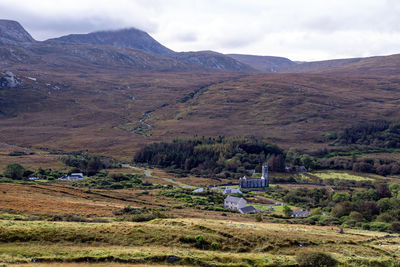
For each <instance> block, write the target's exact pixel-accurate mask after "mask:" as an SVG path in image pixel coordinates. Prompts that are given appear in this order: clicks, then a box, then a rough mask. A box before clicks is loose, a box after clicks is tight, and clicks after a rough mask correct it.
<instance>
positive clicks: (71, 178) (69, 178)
mask: <svg viewBox="0 0 400 267" xmlns="http://www.w3.org/2000/svg"><path fill="white" fill-rule="evenodd" d="M82 179H83V173H81V172H79V173H71V175H66V176H63V177H61V178H60V180H63V181H76V180H82Z"/></svg>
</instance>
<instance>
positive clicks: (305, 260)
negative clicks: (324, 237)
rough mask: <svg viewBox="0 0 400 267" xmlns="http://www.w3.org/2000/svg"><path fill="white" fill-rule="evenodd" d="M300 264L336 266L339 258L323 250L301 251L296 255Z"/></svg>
mask: <svg viewBox="0 0 400 267" xmlns="http://www.w3.org/2000/svg"><path fill="white" fill-rule="evenodd" d="M296 261H297V263H298V264H299V266H336V265H337V263H338V262H337V260H335V259H334V258H332V257H331V256H330V255H328V254H325V253H322V252H314V251H309V252H301V253H299V254H298V255H297V256H296Z"/></svg>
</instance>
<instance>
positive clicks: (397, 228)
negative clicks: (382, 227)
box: [388, 222, 400, 233]
mask: <svg viewBox="0 0 400 267" xmlns="http://www.w3.org/2000/svg"><path fill="white" fill-rule="evenodd" d="M388 230H390V231H392V232H397V233H400V222H393V223H391V224H390V225H389V227H388Z"/></svg>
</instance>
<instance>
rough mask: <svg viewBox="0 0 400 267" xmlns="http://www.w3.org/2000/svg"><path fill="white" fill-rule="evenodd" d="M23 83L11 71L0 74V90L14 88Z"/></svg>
mask: <svg viewBox="0 0 400 267" xmlns="http://www.w3.org/2000/svg"><path fill="white" fill-rule="evenodd" d="M20 84H21V82H20V81H19V80H18V79H17V77H16V76H15V75H14V73H12V72H11V71H6V72H0V88H14V87H17V86H18V85H20Z"/></svg>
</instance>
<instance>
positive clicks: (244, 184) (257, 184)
mask: <svg viewBox="0 0 400 267" xmlns="http://www.w3.org/2000/svg"><path fill="white" fill-rule="evenodd" d="M239 185H240V187H241V188H264V187H268V186H269V177H268V165H267V164H265V163H264V164H263V165H262V175H261V178H255V179H254V178H251V179H249V178H247V177H246V176H243V177H242V178H240V179H239Z"/></svg>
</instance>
